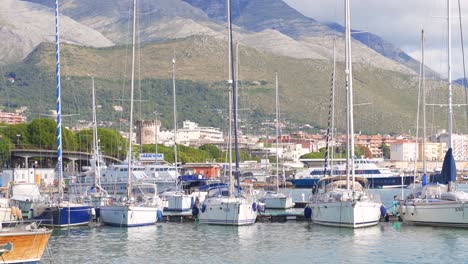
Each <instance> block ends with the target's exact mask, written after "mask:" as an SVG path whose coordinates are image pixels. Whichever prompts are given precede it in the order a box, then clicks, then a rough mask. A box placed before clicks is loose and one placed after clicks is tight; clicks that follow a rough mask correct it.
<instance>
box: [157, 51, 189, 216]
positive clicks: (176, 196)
mask: <svg viewBox="0 0 468 264" xmlns="http://www.w3.org/2000/svg"><path fill="white" fill-rule="evenodd" d="M175 63H176V59H175V56H174V57H173V58H172V88H173V97H174V168H175V171H176V174H177V107H176V81H175ZM177 183H178V179H177V178H176V179H175V190H174V191H167V192H164V193H162V196H163V198H165V199H166V200H167V207H165V208H164V210H165V211H189V210H191V209H192V205H193V204H194V203H195V197H193V196H191V195H187V194H185V193H184V191H183V190H181V189H180V188H181V186H179V185H178V184H177Z"/></svg>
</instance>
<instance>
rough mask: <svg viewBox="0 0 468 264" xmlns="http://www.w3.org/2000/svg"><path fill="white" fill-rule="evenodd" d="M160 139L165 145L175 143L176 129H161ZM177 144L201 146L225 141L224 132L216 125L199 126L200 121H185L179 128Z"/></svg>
mask: <svg viewBox="0 0 468 264" xmlns="http://www.w3.org/2000/svg"><path fill="white" fill-rule="evenodd" d="M158 137H159V139H160V141H161V142H162V143H163V144H165V145H173V144H174V131H173V130H172V131H161V132H160V133H159V136H158ZM176 141H177V144H181V145H185V146H195V147H198V146H201V145H203V144H216V143H222V142H224V138H223V132H221V131H220V129H219V128H215V127H199V126H198V123H195V122H191V121H188V120H187V121H184V122H183V126H182V128H179V129H177V139H176Z"/></svg>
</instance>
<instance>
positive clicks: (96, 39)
mask: <svg viewBox="0 0 468 264" xmlns="http://www.w3.org/2000/svg"><path fill="white" fill-rule="evenodd" d="M60 24H61V29H62V41H63V42H68V43H74V44H79V45H86V46H93V47H109V46H113V45H114V44H113V42H112V41H110V40H109V39H107V38H106V37H104V36H103V35H102V34H101V33H99V32H97V31H95V30H93V29H92V28H89V27H87V26H85V25H83V24H80V23H77V22H76V21H74V20H72V19H70V18H68V17H63V18H62V20H61V21H60ZM0 39H2V45H0V65H1V64H3V65H4V64H7V63H12V62H18V61H20V60H22V59H23V58H24V57H25V56H26V55H28V54H29V53H30V52H31V51H32V50H33V49H34V48H35V47H36V46H37V45H39V44H40V43H42V42H53V41H54V39H55V20H54V14H53V10H51V9H49V8H46V7H44V6H42V5H39V4H34V3H28V2H23V1H18V0H2V1H1V8H0Z"/></svg>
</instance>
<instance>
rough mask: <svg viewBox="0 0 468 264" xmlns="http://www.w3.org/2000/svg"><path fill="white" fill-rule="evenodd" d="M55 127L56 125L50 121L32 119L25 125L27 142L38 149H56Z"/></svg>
mask: <svg viewBox="0 0 468 264" xmlns="http://www.w3.org/2000/svg"><path fill="white" fill-rule="evenodd" d="M56 127H57V123H55V121H54V120H52V119H45V118H39V119H34V120H33V121H32V122H31V123H30V124H28V125H27V133H28V136H29V142H30V143H31V144H32V145H33V146H35V147H36V148H40V149H55V148H57V136H56V129H57V128H56ZM26 138H27V137H26Z"/></svg>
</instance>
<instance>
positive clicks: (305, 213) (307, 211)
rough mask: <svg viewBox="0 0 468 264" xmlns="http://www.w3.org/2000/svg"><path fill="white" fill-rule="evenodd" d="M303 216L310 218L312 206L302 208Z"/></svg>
mask: <svg viewBox="0 0 468 264" xmlns="http://www.w3.org/2000/svg"><path fill="white" fill-rule="evenodd" d="M304 218H305V219H312V208H310V207H306V208H304Z"/></svg>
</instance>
